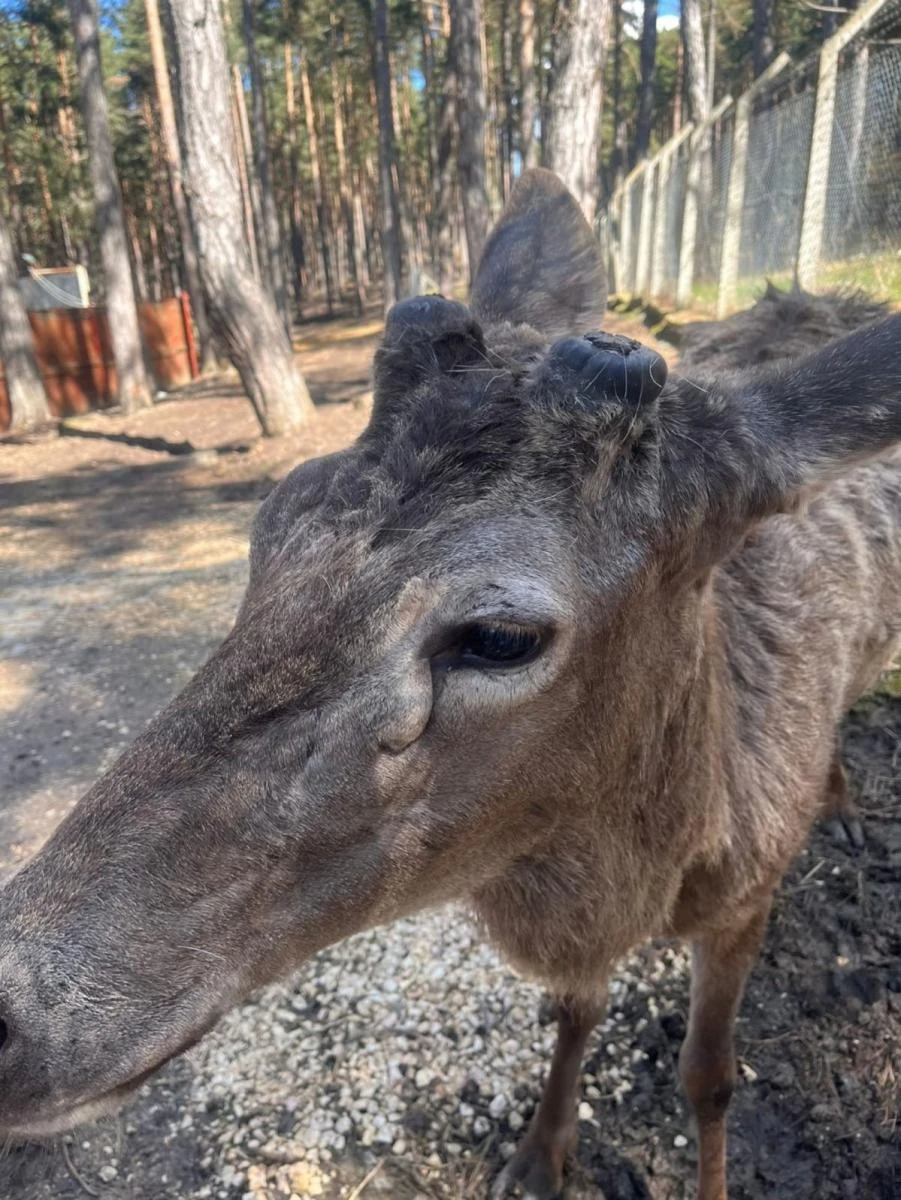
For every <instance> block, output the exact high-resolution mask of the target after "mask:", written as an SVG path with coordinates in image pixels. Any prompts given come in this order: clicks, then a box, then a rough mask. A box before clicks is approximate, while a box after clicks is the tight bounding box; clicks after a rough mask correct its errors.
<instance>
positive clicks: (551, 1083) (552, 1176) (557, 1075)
mask: <svg viewBox="0 0 901 1200" xmlns="http://www.w3.org/2000/svg"><path fill="white" fill-rule="evenodd" d="M603 1008H604V1005H603V1002H602V1001H601V1000H597V1001H592V1002H589V1001H584V1000H575V999H573V998H572V997H570V996H567V997H564V998H563V999H562V1000H560V1001H559V1002H558V1009H557V1045H556V1048H555V1050H554V1057H553V1060H552V1061H551V1070H550V1074H549V1075H548V1077H547V1082H546V1083H545V1085H544V1093H543V1094H542V1097H541V1103H540V1104H539V1105H538V1110H537V1112H536V1113H535V1116H534V1117H533V1118H532V1123H531V1125H530V1126H529V1129H528V1132H527V1133H526V1136H525V1137H524V1138H523V1140H522V1143H521V1144H520V1146H519V1148H518V1149H517V1151H516V1153H515V1154H514V1156H513V1157H512V1158H511V1159H510V1161H509V1162H508V1163H507V1165H506V1167H504V1169H503V1171H501V1173H500V1175H499V1176H498V1178H497V1180H496V1182H495V1184H494V1187H493V1188H492V1189H491V1197H492V1200H501V1197H504V1196H508V1195H510V1194H512V1191H513V1189H514V1188H515V1187H516V1185H517V1184H519V1185H520V1186H521V1187H522V1189H523V1193H524V1195H525V1197H526V1200H552V1197H554V1196H556V1195H557V1194H558V1192H559V1191H560V1189H561V1187H562V1186H563V1164H564V1161H565V1159H566V1156H567V1154H568V1153H569V1152H570V1150H571V1149H572V1148H573V1146H574V1145H575V1142H576V1138H577V1127H576V1096H577V1093H578V1087H579V1072H580V1070H581V1067H582V1056H583V1055H584V1053H585V1043H586V1042H587V1041H588V1035H589V1034H590V1033H591V1031H592V1029H594V1027H595V1025H596V1024H597V1023H598V1019H599V1018H600V1015H601V1013H602V1011H603Z"/></svg>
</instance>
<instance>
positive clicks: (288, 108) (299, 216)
mask: <svg viewBox="0 0 901 1200" xmlns="http://www.w3.org/2000/svg"><path fill="white" fill-rule="evenodd" d="M287 6H288V0H283V3H282V15H283V16H284V17H286V18H287V14H288V7H287ZM283 54H284V60H285V130H286V134H287V138H288V176H289V186H290V188H291V204H290V216H291V262H292V265H293V270H292V272H291V286H292V288H293V290H294V301H295V304H296V305H297V312H298V315H299V314H300V309H301V304H302V302H303V269H304V244H303V208H302V205H301V197H300V163H299V158H298V149H297V99H296V96H295V92H294V47H293V46H292V45H291V43H290V42H289V41H286V42H285V44H284V47H283Z"/></svg>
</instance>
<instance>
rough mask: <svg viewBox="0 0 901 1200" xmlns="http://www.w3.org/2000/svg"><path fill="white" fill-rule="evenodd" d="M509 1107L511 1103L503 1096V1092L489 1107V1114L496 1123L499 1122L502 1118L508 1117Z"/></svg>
mask: <svg viewBox="0 0 901 1200" xmlns="http://www.w3.org/2000/svg"><path fill="white" fill-rule="evenodd" d="M509 1107H510V1101H509V1100H508V1099H507V1097H506V1096H505V1095H504V1094H503V1092H500V1093H498V1095H496V1096H495V1097H494V1099H493V1100H492V1101H491V1103H490V1104H489V1105H488V1112H489V1114H490V1116H491V1117H492V1118H493V1119H494V1120H495V1121H499V1120H500V1119H501V1117H504V1116H506V1114H507V1110H508V1109H509Z"/></svg>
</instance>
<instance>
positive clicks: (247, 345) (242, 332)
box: [172, 0, 313, 435]
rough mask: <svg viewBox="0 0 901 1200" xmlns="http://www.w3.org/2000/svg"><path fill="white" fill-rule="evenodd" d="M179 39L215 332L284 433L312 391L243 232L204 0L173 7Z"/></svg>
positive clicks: (214, 23)
mask: <svg viewBox="0 0 901 1200" xmlns="http://www.w3.org/2000/svg"><path fill="white" fill-rule="evenodd" d="M172 24H173V29H174V32H175V38H176V42H177V45H178V58H179V67H180V70H179V93H180V107H181V112H182V129H183V131H184V149H185V170H186V176H185V181H186V186H187V189H188V193H189V195H190V198H191V206H192V211H193V214H194V220H195V225H196V229H197V246H198V251H199V257H200V271H201V277H202V279H203V284H204V287H205V289H206V293H207V297H208V299H209V304H210V316H211V318H212V320H213V324H214V328H215V329H216V330H217V332H218V333H219V334H220V336H221V338H222V341H223V343H224V345H225V347H226V349H227V352H228V356H229V358H230V359H231V361H232V362H233V363H234V365H235V367H236V368H237V371H238V373H239V375H240V377H241V382H242V383H243V385H244V389H245V391H246V392H247V395H248V397H249V399H250V401H251V403H252V404H253V406H254V408H255V410H256V413H257V416H258V418H259V421H260V425H261V426H262V428H263V432H264V433H266V434H268V435H277V434H282V433H287V432H288V431H289V430H291V429H294V428H296V427H297V426H298V425H301V424H303V422H304V421H306V420H308V419H309V417H310V416H311V415H312V413H313V406H312V402H311V400H310V396H309V392H308V391H307V387H306V384H305V383H304V380H303V376H302V375H301V373H300V371H299V369H298V367H297V364H296V363H295V361H294V354H293V351H292V349H291V343H290V341H289V339H288V336H287V334H286V333H285V328H284V325H283V324H282V321H281V318H280V316H279V313H278V311H277V310H276V307H275V305H274V304H273V302H272V299H271V297H270V296H269V294H268V293H267V292H266V290H265V289H264V288H263V287H262V286H261V284H260V282H259V280H257V279H256V278H255V277H254V274H253V271H252V268H251V263H250V256H249V251H248V247H247V243H246V241H245V239H244V236H243V215H242V210H241V192H240V187H239V184H238V176H237V172H236V156H237V154H238V153H240V152H241V148H240V147H238V146H235V145H234V144H233V142H232V141H231V140H230V139H229V138H228V136H227V133H226V131H227V130H228V129H229V127H230V116H229V109H230V99H229V66H228V60H227V57H226V50H225V37H224V33H223V28H222V16H221V11H220V8H219V5H218V4H212V3H210V2H209V0H178V3H177V4H173V6H172Z"/></svg>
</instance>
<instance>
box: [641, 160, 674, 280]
mask: <svg viewBox="0 0 901 1200" xmlns="http://www.w3.org/2000/svg"><path fill="white" fill-rule="evenodd" d="M672 161H673V156H672V151H671V150H670V143H669V142H667V144H666V145H665V146H664V147H663V149H662V150H661V151H660V158H659V160H658V163H657V200H656V203H655V205H654V235H653V242H652V246H653V248H652V251H651V262H650V270H649V272H648V276H649V277H648V290H647V294H648V296H649V297H651V296H659V295H660V290H661V288H662V286H663V262H664V255H665V254H666V206H667V203H668V192H669V186H670V174H671V170H670V169H671V166H672Z"/></svg>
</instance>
